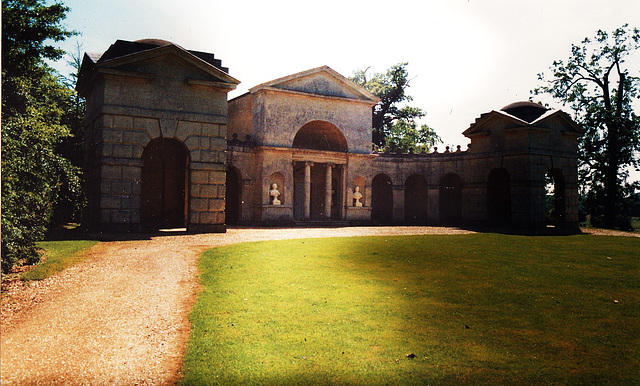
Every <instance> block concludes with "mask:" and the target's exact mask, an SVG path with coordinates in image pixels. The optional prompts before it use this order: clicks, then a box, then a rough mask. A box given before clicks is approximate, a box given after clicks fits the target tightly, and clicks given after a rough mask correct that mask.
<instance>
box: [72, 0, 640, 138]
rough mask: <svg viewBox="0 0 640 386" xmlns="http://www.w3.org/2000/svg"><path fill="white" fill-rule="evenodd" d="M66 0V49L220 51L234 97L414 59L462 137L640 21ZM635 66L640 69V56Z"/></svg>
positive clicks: (607, 0) (637, 1)
mask: <svg viewBox="0 0 640 386" xmlns="http://www.w3.org/2000/svg"><path fill="white" fill-rule="evenodd" d="M63 2H64V4H65V5H67V6H69V7H70V8H71V11H70V13H69V15H68V17H67V20H66V21H65V24H66V26H67V28H69V29H73V30H76V31H78V32H79V33H80V34H81V35H80V36H76V37H73V38H71V39H69V40H68V41H67V42H65V43H64V44H63V48H65V49H68V50H73V49H74V47H75V45H76V43H80V44H82V49H83V51H89V52H103V51H105V50H106V49H107V48H108V47H109V45H110V44H112V43H113V42H115V41H116V40H117V39H123V40H137V39H143V38H159V39H165V40H169V41H172V42H174V43H176V44H179V45H181V46H182V47H184V48H185V49H192V50H199V51H206V52H212V53H214V54H215V55H216V58H218V59H221V60H222V64H223V65H224V66H225V67H229V73H230V75H232V76H233V77H235V78H236V79H238V80H240V81H241V82H242V83H241V84H240V86H239V87H238V89H237V90H236V91H234V92H232V93H231V94H230V96H231V97H234V96H237V95H240V94H241V93H244V92H246V91H247V90H248V89H249V88H251V87H253V86H255V85H257V84H260V83H263V82H266V81H269V80H273V79H276V78H279V77H281V76H285V75H289V74H293V73H296V72H299V71H304V70H307V69H310V68H314V67H318V66H322V65H328V66H329V67H331V68H333V69H334V70H336V71H338V72H339V73H341V74H342V75H344V76H350V75H352V73H353V71H354V70H355V69H358V68H367V67H371V69H370V72H384V71H385V70H386V69H387V68H389V67H390V66H392V65H394V64H397V63H400V62H409V67H408V68H409V74H410V76H411V77H412V78H413V79H412V81H411V83H410V86H411V87H410V88H409V90H408V91H409V94H410V95H411V96H413V98H414V100H413V102H412V105H414V106H416V107H420V108H422V109H424V110H425V111H427V116H426V117H425V118H424V119H423V121H422V122H421V123H426V124H428V125H429V126H431V127H433V128H434V129H435V130H436V132H437V133H438V134H440V136H441V137H442V138H443V139H444V141H445V144H452V145H456V144H461V145H466V144H467V143H468V140H467V139H466V138H465V137H463V136H462V134H461V133H462V131H464V130H465V129H467V128H468V127H469V125H470V124H471V123H472V122H473V121H474V120H475V119H476V118H477V117H479V116H480V114H481V113H484V112H489V111H491V110H498V109H500V108H502V107H504V106H505V105H507V104H509V103H511V102H514V101H518V100H527V99H528V98H529V91H530V90H531V89H533V88H535V87H536V86H537V85H539V82H538V80H537V74H538V73H540V72H548V69H549V66H550V65H551V64H552V63H553V61H554V60H556V59H566V58H568V56H569V53H570V49H571V44H572V43H575V44H578V43H580V42H581V41H582V40H583V39H584V38H585V37H593V36H594V35H595V32H596V31H597V30H598V29H603V30H605V31H612V30H613V29H615V28H617V27H620V26H622V25H623V24H625V23H629V24H630V25H631V26H635V27H638V28H640V0H597V1H596V0H535V1H532V0H422V1H404V0H386V1H377V0H369V1H349V0H341V1H334V0H331V1H300V0H296V1H288V0H271V1H264V0H262V1H243V0H225V1H210V0H181V1H177V0H109V1H106V0H66V1H64V0H63ZM627 65H628V68H630V69H631V72H632V74H633V75H635V76H640V54H637V55H635V56H634V57H632V58H629V59H628V61H627ZM546 102H549V101H546ZM551 106H552V107H556V108H561V107H562V106H560V105H555V104H551ZM565 110H566V109H565ZM567 112H569V111H567ZM465 147H466V146H463V148H465Z"/></svg>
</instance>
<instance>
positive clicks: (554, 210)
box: [545, 169, 565, 226]
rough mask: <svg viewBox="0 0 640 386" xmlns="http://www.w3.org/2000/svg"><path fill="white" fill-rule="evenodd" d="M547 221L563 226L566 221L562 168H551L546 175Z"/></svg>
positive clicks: (550, 223)
mask: <svg viewBox="0 0 640 386" xmlns="http://www.w3.org/2000/svg"><path fill="white" fill-rule="evenodd" d="M545 190H546V195H545V222H546V223H547V224H549V225H555V226H562V225H564V221H565V194H564V190H565V189H564V176H563V175H562V171H561V170H560V169H549V172H548V173H547V174H546V176H545Z"/></svg>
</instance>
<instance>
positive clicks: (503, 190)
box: [487, 168, 511, 224]
mask: <svg viewBox="0 0 640 386" xmlns="http://www.w3.org/2000/svg"><path fill="white" fill-rule="evenodd" d="M487 216H488V220H489V222H491V223H493V224H504V223H507V222H509V221H510V220H511V178H510V176H509V172H507V170H506V169H502V168H500V169H493V170H492V171H491V172H490V173H489V177H488V179H487Z"/></svg>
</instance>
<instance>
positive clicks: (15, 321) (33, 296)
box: [0, 227, 469, 385]
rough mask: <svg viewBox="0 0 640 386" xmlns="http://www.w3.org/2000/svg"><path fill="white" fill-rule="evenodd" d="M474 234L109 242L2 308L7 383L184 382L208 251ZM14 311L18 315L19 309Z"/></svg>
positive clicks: (236, 232)
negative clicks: (294, 241)
mask: <svg viewBox="0 0 640 386" xmlns="http://www.w3.org/2000/svg"><path fill="white" fill-rule="evenodd" d="M453 233H469V232H468V231H464V230H460V229H456V228H434V227H383V228H378V227H364V228H331V229H325V228H320V229H300V228H295V229H230V230H229V231H228V232H227V233H226V234H204V235H183V236H162V237H153V238H151V239H149V240H135V241H112V242H103V243H100V244H98V245H96V246H95V247H93V248H92V250H91V257H90V258H89V259H87V260H86V261H85V262H84V263H82V264H80V265H78V266H75V267H72V268H70V269H67V270H65V271H64V272H62V273H60V274H59V275H56V276H54V277H52V278H49V279H47V280H44V281H42V282H37V283H35V284H34V285H33V286H29V287H27V288H24V289H22V290H21V292H20V293H19V294H15V298H16V299H18V300H17V301H18V302H19V303H21V304H18V305H15V304H14V305H13V306H12V307H4V306H3V310H2V311H3V313H2V328H1V333H2V336H1V347H0V363H1V366H2V368H1V381H2V385H10V384H21V385H22V384H38V383H42V384H50V383H58V384H100V385H102V384H171V383H174V382H175V381H176V380H177V379H178V376H179V375H178V372H179V370H180V366H181V360H182V355H183V353H184V349H185V345H186V340H187V338H188V336H189V328H190V325H189V322H188V312H189V310H190V309H191V305H192V304H193V301H194V300H195V298H196V296H195V295H196V294H197V291H198V283H197V268H196V263H197V258H198V255H199V254H200V253H201V252H202V251H204V250H205V249H207V248H210V247H214V246H221V245H228V244H234V243H239V242H244V241H257V240H275V239H291V238H306V237H337V236H364V235H401V234H453ZM16 310H17V311H16Z"/></svg>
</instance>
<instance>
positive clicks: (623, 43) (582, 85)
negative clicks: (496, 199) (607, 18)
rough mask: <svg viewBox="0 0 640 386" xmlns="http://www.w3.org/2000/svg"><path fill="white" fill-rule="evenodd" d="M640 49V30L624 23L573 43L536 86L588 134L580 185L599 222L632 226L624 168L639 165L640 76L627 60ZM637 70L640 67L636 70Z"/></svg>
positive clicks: (582, 149) (582, 152)
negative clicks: (638, 107)
mask: <svg viewBox="0 0 640 386" xmlns="http://www.w3.org/2000/svg"><path fill="white" fill-rule="evenodd" d="M639 47H640V31H639V30H638V29H637V28H633V29H632V28H629V26H628V25H626V24H625V25H624V26H622V27H621V28H618V29H616V30H615V31H613V32H612V33H607V32H605V31H602V30H600V31H598V32H597V33H596V36H595V37H594V38H593V39H590V38H585V39H584V40H583V41H582V42H581V44H579V45H572V46H571V55H570V57H569V59H568V60H566V61H563V60H558V61H554V62H553V65H552V66H551V67H550V70H551V72H552V77H551V78H550V79H547V78H546V77H545V75H544V74H539V75H538V78H539V80H541V81H543V82H545V84H544V85H543V86H540V87H538V88H536V89H535V90H533V92H532V93H533V94H536V95H539V94H545V93H546V94H549V95H551V96H552V97H553V98H555V99H557V100H560V101H562V103H563V104H565V105H569V106H570V107H571V108H572V109H573V111H574V113H575V120H576V122H578V123H579V124H580V125H581V126H582V127H583V128H584V129H585V134H584V136H582V138H581V139H580V141H579V157H580V183H581V187H582V189H583V191H584V192H585V193H586V196H587V199H586V204H587V206H588V210H589V211H590V212H591V216H592V221H593V222H594V224H595V225H599V226H604V227H607V228H626V229H628V228H630V222H629V207H628V204H629V203H628V202H627V198H628V197H629V193H630V192H633V186H631V185H630V184H628V183H627V178H628V173H626V172H625V171H624V168H625V167H634V166H635V167H638V165H639V163H638V151H639V150H640V117H638V115H636V114H635V112H634V111H633V107H632V104H633V102H634V101H637V100H638V98H639V92H638V86H639V78H638V77H636V76H633V75H632V74H631V73H630V72H629V69H628V68H626V67H625V59H626V58H627V57H628V56H629V55H630V54H631V53H633V52H634V51H635V50H637V49H638V48H639ZM634 70H637V69H634Z"/></svg>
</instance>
